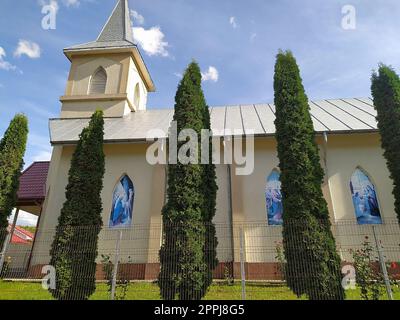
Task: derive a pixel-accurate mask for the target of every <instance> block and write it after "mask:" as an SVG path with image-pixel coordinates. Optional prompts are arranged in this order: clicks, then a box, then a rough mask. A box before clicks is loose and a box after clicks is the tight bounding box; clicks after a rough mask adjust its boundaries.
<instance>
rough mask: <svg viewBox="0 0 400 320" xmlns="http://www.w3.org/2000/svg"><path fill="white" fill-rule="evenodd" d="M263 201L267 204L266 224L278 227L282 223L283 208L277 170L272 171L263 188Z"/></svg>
mask: <svg viewBox="0 0 400 320" xmlns="http://www.w3.org/2000/svg"><path fill="white" fill-rule="evenodd" d="M265 199H266V202H267V216H268V224H269V225H275V226H280V225H282V223H283V206H282V193H281V181H280V173H279V171H278V170H277V169H274V170H272V172H271V174H270V175H269V177H268V178H267V186H266V188H265Z"/></svg>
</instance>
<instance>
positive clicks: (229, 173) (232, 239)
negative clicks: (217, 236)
mask: <svg viewBox="0 0 400 320" xmlns="http://www.w3.org/2000/svg"><path fill="white" fill-rule="evenodd" d="M227 173H228V181H227V182H228V219H229V224H230V228H229V232H230V238H231V256H232V260H231V263H232V269H231V272H232V276H233V264H234V262H235V241H234V232H233V203H232V168H231V165H230V164H228V165H227Z"/></svg>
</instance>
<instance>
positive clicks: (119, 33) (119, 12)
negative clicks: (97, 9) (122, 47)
mask: <svg viewBox="0 0 400 320" xmlns="http://www.w3.org/2000/svg"><path fill="white" fill-rule="evenodd" d="M124 40H125V41H129V42H132V43H133V34H132V24H131V19H130V12H129V5H128V0H118V3H117V5H116V6H115V8H114V10H113V12H112V13H111V16H110V17H109V18H108V20H107V22H106V24H105V26H104V27H103V30H102V31H101V33H100V35H99V37H98V38H97V41H99V42H110V41H124Z"/></svg>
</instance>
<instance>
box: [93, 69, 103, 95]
mask: <svg viewBox="0 0 400 320" xmlns="http://www.w3.org/2000/svg"><path fill="white" fill-rule="evenodd" d="M106 84H107V73H106V70H104V68H103V67H100V68H99V69H97V70H96V72H95V73H94V74H93V75H92V79H91V80H90V89H89V94H104V93H106Z"/></svg>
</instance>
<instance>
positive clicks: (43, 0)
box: [38, 0, 59, 12]
mask: <svg viewBox="0 0 400 320" xmlns="http://www.w3.org/2000/svg"><path fill="white" fill-rule="evenodd" d="M38 2H39V5H40V6H41V7H44V6H51V7H52V8H53V10H52V12H57V11H58V9H59V6H58V2H57V1H56V0H48V1H46V0H39V1H38Z"/></svg>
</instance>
